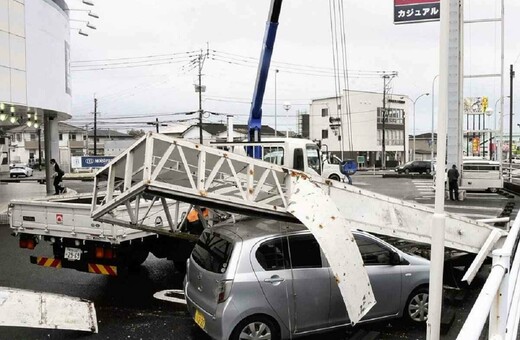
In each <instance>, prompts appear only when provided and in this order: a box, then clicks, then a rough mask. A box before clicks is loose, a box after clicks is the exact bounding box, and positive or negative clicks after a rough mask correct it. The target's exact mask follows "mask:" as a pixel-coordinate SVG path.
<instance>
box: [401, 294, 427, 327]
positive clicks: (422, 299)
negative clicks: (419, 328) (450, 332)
mask: <svg viewBox="0 0 520 340" xmlns="http://www.w3.org/2000/svg"><path fill="white" fill-rule="evenodd" d="M428 301H429V299H428V288H427V287H421V288H418V289H416V290H414V291H413V292H412V294H410V297H409V298H408V301H407V302H406V306H405V310H404V317H405V318H406V319H407V320H408V321H411V322H413V323H424V322H425V321H426V320H428Z"/></svg>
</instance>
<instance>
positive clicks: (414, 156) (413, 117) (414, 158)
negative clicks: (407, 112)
mask: <svg viewBox="0 0 520 340" xmlns="http://www.w3.org/2000/svg"><path fill="white" fill-rule="evenodd" d="M417 99H419V98H417ZM417 99H416V100H415V101H414V102H413V160H414V161H415V103H416V102H417Z"/></svg>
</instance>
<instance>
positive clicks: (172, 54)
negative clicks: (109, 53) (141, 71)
mask: <svg viewBox="0 0 520 340" xmlns="http://www.w3.org/2000/svg"><path fill="white" fill-rule="evenodd" d="M196 52H198V51H186V52H175V53H168V54H155V55H148V56H140V57H121V58H107V59H91V60H72V61H71V64H73V63H91V62H106V61H114V60H129V59H146V58H155V57H167V56H174V55H182V54H190V53H196Z"/></svg>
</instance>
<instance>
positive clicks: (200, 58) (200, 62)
mask: <svg viewBox="0 0 520 340" xmlns="http://www.w3.org/2000/svg"><path fill="white" fill-rule="evenodd" d="M208 55H209V46H208V49H207V51H206V53H203V51H202V49H201V50H200V53H199V55H198V57H197V63H198V66H199V74H198V78H199V82H198V84H197V85H195V89H196V90H195V92H198V93H199V143H200V144H202V142H203V137H202V113H203V112H204V111H203V110H202V91H205V88H203V87H202V68H203V67H204V61H206V57H207V56H208Z"/></svg>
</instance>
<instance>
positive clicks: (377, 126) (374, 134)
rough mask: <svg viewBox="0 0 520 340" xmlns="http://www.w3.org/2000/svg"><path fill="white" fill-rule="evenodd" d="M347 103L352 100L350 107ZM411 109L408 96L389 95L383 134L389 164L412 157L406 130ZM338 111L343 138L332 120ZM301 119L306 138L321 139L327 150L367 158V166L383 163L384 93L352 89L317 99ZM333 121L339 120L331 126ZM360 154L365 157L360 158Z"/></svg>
mask: <svg viewBox="0 0 520 340" xmlns="http://www.w3.org/2000/svg"><path fill="white" fill-rule="evenodd" d="M347 96H348V99H349V100H347ZM347 102H350V109H348V105H347V104H346V103H347ZM342 108H343V109H342ZM411 108H412V104H411V101H410V99H409V98H408V97H407V96H404V95H395V94H390V95H387V96H386V112H387V113H386V115H385V118H386V119H385V122H384V133H385V145H386V148H385V149H386V150H385V151H386V158H387V164H386V165H387V166H388V167H390V166H393V165H394V164H396V163H403V162H404V161H405V160H406V161H407V160H409V157H408V140H407V139H408V138H407V133H406V129H407V127H408V125H409V122H408V121H409V115H408V112H411V111H410V110H411ZM338 114H341V120H342V131H343V132H342V133H341V135H342V141H340V140H339V137H340V131H339V127H338V128H334V127H331V120H330V119H331V118H332V119H335V118H338V117H339V116H338ZM302 121H303V127H302V131H304V136H303V137H306V138H309V139H312V140H320V141H321V142H322V144H324V146H323V149H324V150H328V151H329V152H332V153H333V154H336V155H337V156H338V157H340V158H343V159H347V158H348V159H358V160H360V159H361V160H362V159H364V164H365V165H366V166H373V165H376V166H378V165H380V163H381V155H382V151H383V150H382V145H383V144H382V142H383V94H382V93H376V92H364V91H349V92H345V94H344V95H343V96H342V97H341V98H336V97H330V98H320V99H314V100H313V101H312V103H311V107H310V113H309V117H308V119H303V120H302ZM334 124H336V123H335V122H332V125H334ZM307 131H308V135H307ZM341 142H342V143H343V151H344V154H343V156H342V155H341V150H342V148H341V145H340V143H341ZM359 156H362V158H357V157H359Z"/></svg>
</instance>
